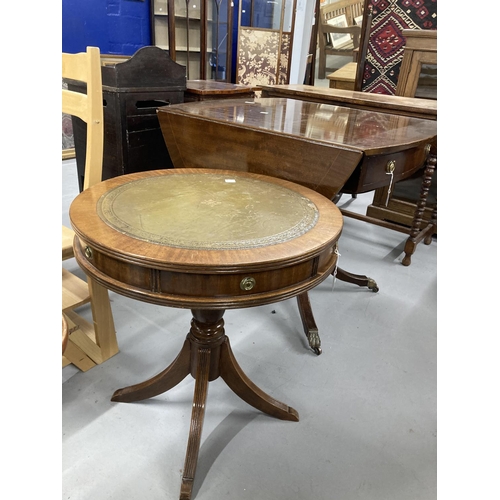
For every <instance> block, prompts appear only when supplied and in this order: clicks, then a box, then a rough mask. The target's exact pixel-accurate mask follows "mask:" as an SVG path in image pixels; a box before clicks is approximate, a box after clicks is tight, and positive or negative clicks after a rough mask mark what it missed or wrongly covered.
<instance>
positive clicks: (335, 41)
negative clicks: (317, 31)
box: [327, 14, 351, 49]
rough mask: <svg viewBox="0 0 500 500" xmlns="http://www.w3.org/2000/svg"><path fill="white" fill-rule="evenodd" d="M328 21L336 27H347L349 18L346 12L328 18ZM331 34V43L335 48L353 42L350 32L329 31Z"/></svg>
mask: <svg viewBox="0 0 500 500" xmlns="http://www.w3.org/2000/svg"><path fill="white" fill-rule="evenodd" d="M327 23H328V24H329V25H330V26H333V27H335V28H347V18H346V16H345V14H342V15H341V16H337V17H334V18H332V19H328V21H327ZM329 35H330V43H331V44H332V46H333V48H334V49H340V48H342V47H343V46H344V45H347V44H348V43H350V42H351V35H350V34H349V33H329Z"/></svg>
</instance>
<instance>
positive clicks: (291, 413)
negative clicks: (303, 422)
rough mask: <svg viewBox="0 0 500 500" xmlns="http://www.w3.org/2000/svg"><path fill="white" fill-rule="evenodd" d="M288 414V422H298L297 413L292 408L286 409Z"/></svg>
mask: <svg viewBox="0 0 500 500" xmlns="http://www.w3.org/2000/svg"><path fill="white" fill-rule="evenodd" d="M288 414H289V416H290V418H289V419H288V420H291V421H292V422H298V421H299V412H298V411H297V410H295V409H294V408H292V407H291V406H289V407H288Z"/></svg>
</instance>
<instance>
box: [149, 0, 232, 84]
mask: <svg viewBox="0 0 500 500" xmlns="http://www.w3.org/2000/svg"><path fill="white" fill-rule="evenodd" d="M232 9H233V7H232V2H231V0H153V8H152V33H153V44H154V45H157V46H159V47H161V48H163V49H168V50H169V52H170V57H171V58H172V59H173V60H174V61H176V62H177V63H178V64H182V65H183V66H185V67H186V75H187V79H188V80H198V79H201V80H221V81H227V79H228V76H229V75H230V60H231V57H230V47H231V36H232V33H231V31H232V29H231V28H232V26H231V24H232V23H231V21H232Z"/></svg>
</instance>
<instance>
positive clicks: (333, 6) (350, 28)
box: [318, 0, 364, 79]
mask: <svg viewBox="0 0 500 500" xmlns="http://www.w3.org/2000/svg"><path fill="white" fill-rule="evenodd" d="M363 2H364V0H340V1H338V2H333V3H330V4H327V5H323V6H322V7H320V15H319V23H318V45H319V56H318V57H319V61H318V62H319V65H318V78H320V79H323V78H325V76H326V56H327V55H337V56H349V57H352V58H353V61H355V60H356V59H357V49H358V47H359V39H360V35H361V26H359V25H357V24H356V21H355V19H356V18H357V17H359V16H362V15H363ZM343 15H345V18H346V22H347V26H345V27H343V26H331V25H330V24H329V21H331V20H332V19H335V18H337V17H339V16H343ZM334 34H340V35H348V36H350V38H351V42H350V43H347V44H346V45H342V46H339V47H337V48H335V47H334V45H333V43H332V42H331V39H330V36H331V35H334Z"/></svg>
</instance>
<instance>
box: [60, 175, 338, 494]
mask: <svg viewBox="0 0 500 500" xmlns="http://www.w3.org/2000/svg"><path fill="white" fill-rule="evenodd" d="M70 219H71V224H72V226H73V229H74V230H75V233H76V237H75V242H74V251H75V257H76V260H77V262H78V264H79V265H80V266H81V267H82V269H83V270H84V271H85V273H86V274H87V275H89V276H91V277H92V278H94V279H95V280H96V281H97V282H99V283H101V284H102V285H103V286H105V287H106V288H108V289H110V290H113V291H115V292H117V293H119V294H122V295H126V296H127V297H132V298H134V299H137V300H141V301H145V302H149V303H153V304H160V305H164V306H174V307H181V308H188V309H191V311H192V315H193V319H192V321H191V329H190V331H189V333H188V335H187V338H186V340H185V342H184V345H183V347H182V349H181V351H180V353H179V354H178V356H177V358H176V359H175V360H174V361H173V362H172V363H171V364H170V365H169V366H168V367H167V368H166V369H165V370H164V371H162V372H161V373H159V374H158V375H156V376H154V377H152V378H150V379H149V380H146V381H145V382H142V383H138V384H137V385H133V386H130V387H126V388H123V389H119V390H117V391H116V392H115V393H114V395H113V396H112V398H111V399H112V401H120V402H132V401H139V400H142V399H146V398H151V397H154V396H157V395H158V394H161V393H163V392H165V391H168V390H169V389H171V388H172V387H174V386H175V385H177V384H178V383H179V382H181V381H182V380H183V379H184V378H185V377H186V376H187V375H188V374H191V375H192V376H193V377H194V378H195V388H194V398H193V408H192V415H191V428H190V432H189V438H188V446H187V452H186V459H185V465H184V473H183V478H182V485H181V494H180V498H181V499H189V498H191V491H192V485H193V480H194V475H195V470H196V463H197V460H198V452H199V447H200V440H201V431H202V425H203V419H204V413H205V401H206V397H207V392H208V382H210V381H212V380H215V379H216V378H218V377H219V376H220V377H222V379H223V380H224V381H225V382H226V384H227V385H228V386H229V387H230V388H231V389H232V390H233V391H234V392H235V393H236V394H237V395H238V396H239V397H240V398H242V399H243V400H244V401H246V402H247V403H248V404H250V405H251V406H253V407H255V408H257V409H259V410H261V411H263V412H265V413H267V414H269V415H272V416H274V417H277V418H279V419H282V420H292V421H298V420H299V416H298V413H297V411H295V410H294V409H293V408H291V407H289V406H288V405H286V404H284V403H281V402H280V401H277V400H275V399H274V398H272V397H271V396H269V395H268V394H266V393H265V392H263V391H262V390H261V389H259V388H258V387H257V386H256V385H255V384H254V383H253V382H252V381H251V380H250V379H249V378H248V377H247V376H246V375H245V374H244V373H243V371H242V370H241V368H240V367H239V365H238V363H237V362H236V360H235V358H234V355H233V353H232V350H231V347H230V344H229V339H228V337H227V336H226V334H225V331H224V321H223V315H224V310H225V309H236V308H242V307H251V306H258V305H262V304H269V303H273V302H277V301H280V300H284V299H288V298H290V297H294V296H297V295H299V294H301V293H303V292H306V291H307V290H310V289H311V288H313V287H314V286H316V285H317V284H319V283H321V282H322V281H323V280H324V279H326V278H327V277H328V276H329V275H330V274H332V271H334V269H335V267H336V264H337V256H338V252H337V240H338V239H339V237H340V233H341V231H342V215H341V213H340V211H339V209H338V208H337V207H336V206H335V205H334V204H333V203H332V202H331V201H330V200H328V199H327V198H325V197H323V196H322V195H320V194H318V193H316V192H314V191H312V190H310V189H308V188H306V187H303V186H299V185H297V184H294V183H291V182H287V181H284V180H280V179H275V178H273V177H267V176H263V175H257V174H249V173H244V172H235V171H225V170H212V169H210V170H207V169H170V170H168V169H167V170H158V171H149V172H142V173H135V174H129V175H124V176H121V177H115V178H113V179H109V180H107V181H104V182H101V183H99V184H96V185H94V186H93V187H91V188H89V189H87V190H85V191H83V192H82V193H80V194H79V195H78V196H77V197H76V198H75V200H74V201H73V203H72V204H71V207H70Z"/></svg>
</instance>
